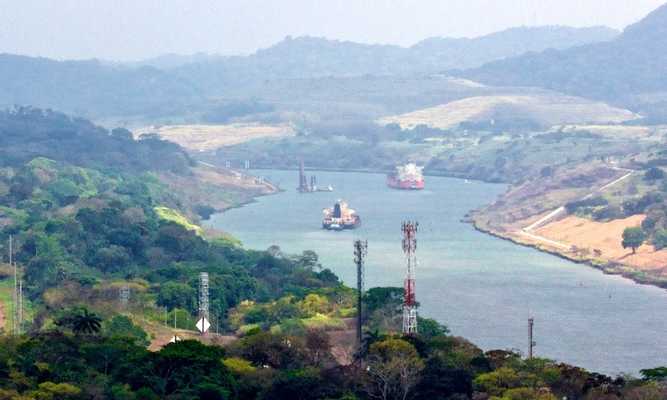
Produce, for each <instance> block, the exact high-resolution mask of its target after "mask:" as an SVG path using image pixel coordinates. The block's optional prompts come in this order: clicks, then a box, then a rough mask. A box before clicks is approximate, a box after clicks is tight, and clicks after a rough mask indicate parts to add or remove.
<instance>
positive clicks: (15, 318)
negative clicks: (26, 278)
mask: <svg viewBox="0 0 667 400" xmlns="http://www.w3.org/2000/svg"><path fill="white" fill-rule="evenodd" d="M9 267H10V268H14V291H13V292H12V333H13V334H14V335H18V334H19V326H18V325H19V304H18V303H19V282H18V269H17V267H16V262H15V261H14V237H13V236H12V235H9Z"/></svg>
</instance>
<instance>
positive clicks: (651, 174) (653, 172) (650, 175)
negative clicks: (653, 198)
mask: <svg viewBox="0 0 667 400" xmlns="http://www.w3.org/2000/svg"><path fill="white" fill-rule="evenodd" d="M664 177H665V172H664V171H663V170H661V169H660V168H656V167H652V168H650V169H649V170H648V171H646V172H645V173H644V179H645V180H647V181H651V182H655V181H657V180H659V179H663V178H664Z"/></svg>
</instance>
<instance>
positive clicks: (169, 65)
mask: <svg viewBox="0 0 667 400" xmlns="http://www.w3.org/2000/svg"><path fill="white" fill-rule="evenodd" d="M619 33H620V32H619V31H616V30H614V29H611V28H608V27H604V26H596V27H589V28H572V27H566V26H540V27H518V28H510V29H506V30H503V31H499V32H495V33H491V34H488V35H484V36H480V37H476V38H446V37H431V38H427V39H424V40H422V41H420V42H418V43H416V44H414V45H413V46H410V47H401V46H397V45H382V44H363V43H357V42H352V41H341V40H332V39H326V38H320V37H312V36H300V37H296V38H293V37H291V36H288V37H286V38H285V39H283V40H282V41H280V42H278V43H276V44H274V45H272V46H270V47H267V48H264V49H259V50H257V51H256V52H255V53H253V54H251V55H249V56H221V55H213V54H205V53H195V54H190V55H178V54H165V55H162V56H158V57H154V58H151V59H147V60H142V61H138V62H134V63H129V64H128V65H142V66H152V67H155V68H161V69H173V68H179V67H182V66H186V65H188V64H200V63H225V62H229V63H237V62H240V60H242V59H245V60H246V61H247V62H249V63H253V62H254V63H258V64H264V63H265V62H266V61H268V60H271V59H273V60H275V59H276V58H278V59H279V61H280V62H281V63H284V62H285V57H287V56H289V57H293V58H294V61H295V62H296V61H299V63H300V64H301V65H304V64H306V65H307V64H313V68H312V69H316V67H318V66H319V67H320V68H323V70H322V71H321V72H320V73H322V74H326V73H327V72H328V71H326V70H324V68H329V69H331V70H339V72H340V73H342V74H345V75H350V74H354V75H358V74H362V75H363V74H377V73H378V72H380V73H396V72H402V71H405V70H406V68H407V70H410V71H415V70H416V71H426V72H437V71H441V70H443V69H449V68H454V67H458V68H471V67H475V66H480V65H482V64H484V63H486V62H488V61H492V60H496V59H499V58H504V57H512V56H516V55H519V54H523V53H526V52H530V51H542V50H545V49H549V48H553V49H564V48H569V47H575V46H581V45H584V44H589V43H595V42H603V41H608V40H611V39H613V38H615V37H616V36H618V34H619ZM328 56H339V57H340V58H339V59H338V60H329V59H328V58H327V57H328ZM315 57H325V58H324V60H315ZM354 58H361V59H362V60H363V61H355V60H353V59H354ZM369 58H373V61H375V64H377V65H376V68H378V69H377V70H372V69H370V68H368V67H366V69H363V68H359V67H360V66H363V65H367V64H370V63H367V61H365V59H369ZM408 60H410V61H411V62H412V63H413V64H412V66H405V67H398V66H392V65H380V64H386V62H389V61H404V62H405V61H408ZM350 61H352V64H349V62H350ZM336 63H337V64H340V66H335V65H334V64H336ZM415 63H416V64H415ZM461 63H463V64H461ZM324 64H329V65H324ZM415 67H417V68H415ZM287 77H288V78H295V77H299V76H287ZM309 77H312V76H309Z"/></svg>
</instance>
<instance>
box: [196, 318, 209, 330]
mask: <svg viewBox="0 0 667 400" xmlns="http://www.w3.org/2000/svg"><path fill="white" fill-rule="evenodd" d="M210 327H211V323H210V322H208V319H206V317H202V318H201V319H200V320H199V321H197V329H198V330H199V332H201V333H202V334H203V333H206V331H208V328H210Z"/></svg>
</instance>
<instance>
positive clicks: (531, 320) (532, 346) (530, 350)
mask: <svg viewBox="0 0 667 400" xmlns="http://www.w3.org/2000/svg"><path fill="white" fill-rule="evenodd" d="M534 326H535V319H534V318H533V317H530V318H528V359H529V360H530V359H532V358H533V350H534V349H535V345H536V344H537V343H535V341H534V340H533V327H534Z"/></svg>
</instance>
